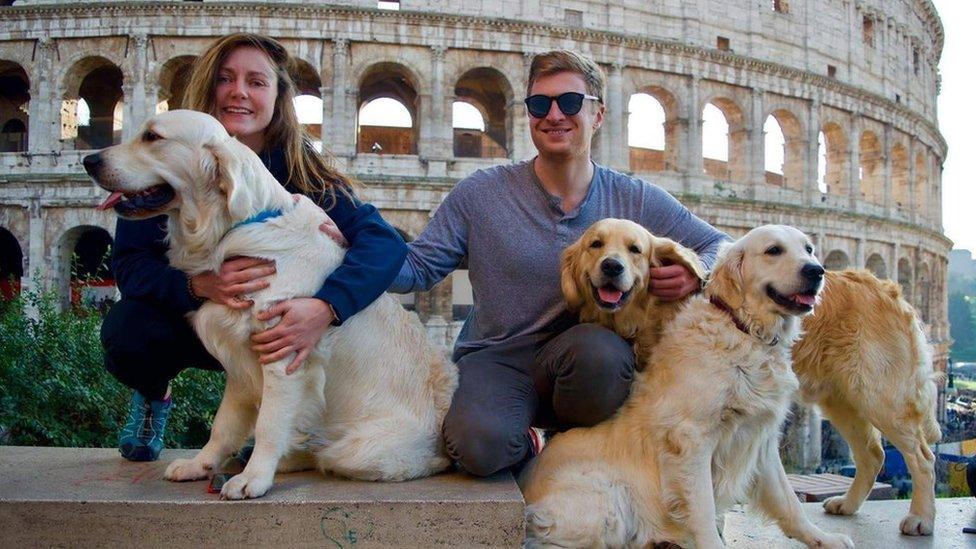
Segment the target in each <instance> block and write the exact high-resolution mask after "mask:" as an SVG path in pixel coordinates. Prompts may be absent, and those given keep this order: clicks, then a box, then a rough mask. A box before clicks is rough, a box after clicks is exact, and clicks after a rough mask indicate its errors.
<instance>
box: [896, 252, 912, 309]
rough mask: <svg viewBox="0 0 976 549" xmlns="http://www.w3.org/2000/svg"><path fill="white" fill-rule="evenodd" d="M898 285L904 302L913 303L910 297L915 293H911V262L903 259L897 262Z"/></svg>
mask: <svg viewBox="0 0 976 549" xmlns="http://www.w3.org/2000/svg"><path fill="white" fill-rule="evenodd" d="M898 285H899V286H901V293H902V295H903V296H905V300H906V301H908V302H909V303H913V301H912V296H914V295H915V292H913V291H912V262H911V261H909V260H908V259H907V258H904V257H903V258H901V259H899V260H898Z"/></svg>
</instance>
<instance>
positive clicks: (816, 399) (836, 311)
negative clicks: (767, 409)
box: [562, 220, 941, 535]
mask: <svg viewBox="0 0 976 549" xmlns="http://www.w3.org/2000/svg"><path fill="white" fill-rule="evenodd" d="M608 231H609V232H611V233H613V234H612V235H610V236H607V233H608ZM634 231H637V232H646V230H645V229H644V228H643V227H640V226H637V225H635V224H632V223H623V224H621V223H618V222H617V221H616V220H604V221H601V222H598V223H595V224H594V225H593V226H592V227H591V228H590V229H588V230H587V232H586V233H585V234H584V235H583V237H582V238H581V239H580V240H579V241H577V242H576V243H575V244H573V245H572V246H570V247H569V248H567V251H566V254H565V255H564V257H563V278H562V283H563V293H564V295H565V296H566V300H567V303H568V304H569V306H570V307H571V308H573V309H578V310H579V311H580V316H581V318H582V319H583V320H584V321H587V322H596V323H598V324H600V325H602V326H605V327H607V328H610V329H612V330H614V331H616V332H617V333H618V334H620V335H621V336H623V337H625V338H629V339H631V340H632V341H634V342H635V348H636V352H637V357H638V362H646V359H647V357H649V356H650V354H651V353H652V352H653V346H654V344H655V338H654V337H650V338H647V337H644V336H643V334H645V333H650V334H652V335H654V336H656V335H657V334H659V333H660V330H661V329H662V326H663V325H666V324H667V323H668V322H669V321H670V318H671V317H673V311H675V310H676V307H677V304H675V303H663V304H662V303H659V302H658V301H657V300H655V299H654V298H653V297H648V295H649V292H648V291H647V288H646V285H638V286H635V288H634V290H633V294H632V295H631V296H629V297H630V299H629V300H628V301H626V302H624V303H623V304H622V305H621V306H619V307H615V308H607V307H605V306H603V305H602V304H601V302H600V301H599V300H598V299H596V298H594V297H592V296H591V293H592V291H591V286H592V284H595V283H599V282H601V281H600V280H599V279H596V278H593V277H590V276H587V275H584V274H583V273H584V272H586V271H593V270H594V269H595V265H597V264H598V263H596V262H597V261H598V259H597V258H595V257H592V255H591V254H587V253H586V250H587V248H586V247H585V246H584V245H585V243H586V242H590V241H592V240H593V239H594V238H600V239H607V238H621V237H627V238H646V237H644V236H641V237H636V236H631V235H632V234H633V233H634ZM670 245H674V244H673V243H672V244H669V246H670ZM684 251H685V253H684V254H682V256H683V257H687V254H693V252H692V251H691V250H684ZM682 264H685V265H690V266H694V265H697V262H691V261H687V260H686V261H682ZM634 268H635V269H638V270H639V269H640V268H641V266H640V265H637V266H635V267H634ZM693 272H696V273H697V272H698V271H693ZM591 280H592V281H593V282H592V283H591ZM643 294H647V295H643ZM594 310H597V311H600V314H594V313H593V312H592V311H594ZM618 317H619V318H620V319H626V320H627V322H626V323H624V324H623V326H624V327H621V326H622V323H621V322H620V320H618ZM635 318H636V319H638V324H640V323H642V322H643V324H642V325H638V326H637V327H634V326H632V325H631V324H630V322H632V320H630V319H635ZM644 319H649V320H644ZM802 327H803V335H802V337H801V339H800V340H799V341H798V342H797V343H796V345H795V346H794V348H793V371H794V373H796V375H797V377H798V379H799V381H800V396H801V398H802V399H803V400H804V401H806V402H807V403H811V404H817V405H819V407H820V409H821V410H822V411H823V412H824V414H825V416H826V417H827V418H828V419H830V421H831V422H832V423H833V424H834V426H835V427H837V429H838V430H839V431H840V433H841V435H842V436H843V437H844V438H845V439H846V440H847V442H848V444H850V446H851V449H852V453H853V455H854V462H855V464H856V465H857V474H856V476H855V479H854V483H853V484H852V486H851V488H850V490H849V491H848V493H847V494H845V495H843V496H838V497H834V498H830V499H828V500H827V501H826V502H824V508H825V509H826V511H827V512H828V513H832V514H853V513H854V512H856V511H857V509H858V508H859V507H860V506H861V504H862V503H863V501H864V499H865V498H866V497H867V495H868V494H869V493H870V491H871V488H872V487H873V485H874V480H875V478H876V477H877V474H878V472H879V471H880V469H881V466H882V464H883V461H884V453H883V450H882V447H881V442H880V438H879V434H878V430H880V431H881V433H883V434H884V435H885V437H886V438H887V439H888V440H890V441H891V442H892V443H893V444H895V446H896V447H897V448H898V449H899V451H901V453H902V455H904V456H905V461H906V463H907V465H908V467H909V471H910V472H911V474H912V479H913V480H914V490H913V494H912V503H911V508H910V512H909V514H908V515H906V516H905V518H904V519H903V520H902V521H901V525H900V528H901V531H902V532H903V533H905V534H907V535H929V534H931V533H932V528H933V524H934V520H935V501H934V500H935V480H934V475H935V472H934V459H935V458H934V455H933V454H932V452H931V450H930V448H929V444H931V443H934V442H936V441H937V440H938V439H939V438H941V433H940V431H939V426H938V423H937V421H936V419H935V399H936V393H937V388H936V384H935V381H936V380H937V379H938V376H937V375H935V374H933V371H932V360H931V349H930V347H929V345H928V343H927V342H926V338H925V334H924V332H923V330H922V326H921V323H920V322H919V320H918V317H917V315H916V314H915V310H914V309H913V308H912V306H911V305H910V304H909V303H908V302H906V301H905V300H904V299H903V298H902V297H901V291H900V289H899V287H898V285H897V284H895V283H894V282H891V281H883V280H879V279H878V278H876V277H875V276H874V275H873V274H871V273H870V272H868V271H863V270H849V271H841V272H827V273H826V274H825V283H824V289H823V291H822V292H821V299H820V301H819V303H818V304H817V307H816V310H815V311H814V313H813V314H811V315H808V316H806V317H804V319H803V324H802ZM642 342H643V344H642Z"/></svg>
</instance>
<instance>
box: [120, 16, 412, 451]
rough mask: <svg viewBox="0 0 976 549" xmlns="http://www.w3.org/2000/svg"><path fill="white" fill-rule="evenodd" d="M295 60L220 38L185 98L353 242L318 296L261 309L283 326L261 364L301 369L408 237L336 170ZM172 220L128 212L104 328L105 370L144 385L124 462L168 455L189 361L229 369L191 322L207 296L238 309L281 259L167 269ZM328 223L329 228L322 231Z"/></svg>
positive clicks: (398, 260) (245, 41) (370, 291)
mask: <svg viewBox="0 0 976 549" xmlns="http://www.w3.org/2000/svg"><path fill="white" fill-rule="evenodd" d="M290 64H291V59H290V57H289V55H288V52H287V51H286V50H285V48H284V47H283V46H282V45H281V44H280V43H278V42H277V41H275V40H273V39H271V38H267V37H264V36H260V35H256V34H243V33H242V34H233V35H230V36H226V37H224V38H221V39H220V40H218V41H217V42H215V43H214V44H213V45H212V46H210V48H209V49H208V50H207V51H206V52H205V53H204V54H203V55H202V56H201V57H200V58H199V59H198V60H197V62H196V64H195V65H194V68H193V73H192V74H191V76H190V81H189V85H188V89H187V94H186V102H187V105H188V106H189V108H192V109H194V110H199V111H203V112H207V113H210V114H211V115H213V116H215V117H216V118H217V119H218V120H219V121H220V122H221V124H223V125H224V127H225V128H226V129H227V131H228V133H230V134H231V135H233V136H235V137H236V138H237V139H238V140H239V141H241V142H242V143H244V144H245V145H247V146H248V147H250V148H251V149H252V150H254V152H256V153H257V154H258V156H260V158H261V160H262V162H264V164H265V166H266V167H267V168H268V169H269V170H270V171H271V173H272V174H274V176H275V178H276V179H277V180H278V182H279V183H281V184H282V185H284V186H285V188H286V189H288V190H289V191H291V192H293V193H299V192H300V193H303V194H305V195H307V196H309V197H311V198H312V199H314V200H316V201H317V202H318V203H319V204H320V205H321V206H322V207H323V209H325V210H326V211H327V212H328V213H329V216H330V217H331V218H332V219H333V221H335V223H336V225H337V226H338V229H339V231H341V233H342V235H341V236H342V237H345V239H346V240H347V241H348V243H349V251H348V252H347V253H346V256H345V260H344V261H343V263H342V265H341V266H340V267H339V268H338V269H336V270H335V271H334V272H333V273H332V274H331V275H330V276H329V278H328V279H327V280H326V281H325V284H324V285H323V286H322V288H321V289H320V290H319V291H318V292H317V293H316V294H315V296H314V297H308V298H295V299H290V300H287V301H284V302H282V303H280V304H279V305H277V306H275V307H274V308H272V309H270V310H268V311H266V312H262V313H259V314H258V318H259V319H260V320H270V319H272V318H274V317H276V316H280V317H281V321H280V322H279V323H278V324H277V325H276V326H275V327H274V328H271V329H268V330H265V331H263V332H260V333H257V334H255V335H254V336H253V337H252V341H253V346H252V349H253V350H254V351H255V352H257V353H259V354H260V360H261V362H262V363H268V362H273V361H276V360H281V359H282V358H285V357H287V356H294V359H293V360H292V362H291V364H290V365H289V367H288V372H289V373H291V372H293V371H294V370H295V369H296V368H297V367H298V365H299V364H300V363H301V362H302V360H304V358H305V357H306V356H308V354H309V352H310V351H311V349H312V348H313V346H314V345H315V343H316V342H317V341H318V340H319V339H320V338H321V336H322V334H323V333H324V332H325V330H327V329H328V327H329V326H330V325H338V324H340V323H341V322H342V321H343V320H344V319H347V318H349V317H350V316H352V315H354V314H356V313H357V312H359V311H360V310H362V309H363V308H365V307H366V306H367V305H369V304H370V303H372V302H373V301H374V300H375V299H376V298H377V297H379V295H380V294H382V293H383V292H384V291H385V290H386V288H387V287H388V286H389V285H390V283H391V282H392V281H393V278H394V277H395V276H396V274H397V272H398V271H399V269H400V266H401V265H402V263H403V260H404V258H405V257H406V245H405V244H404V242H403V240H402V239H401V238H400V236H399V234H398V233H397V232H396V230H395V229H393V228H392V227H391V226H390V225H388V224H387V223H386V222H385V221H383V219H382V218H381V217H380V214H379V212H378V211H377V210H376V208H374V207H373V206H372V205H370V204H365V203H362V202H360V201H358V200H357V199H356V198H355V196H354V195H353V186H354V185H353V183H352V182H351V181H350V180H348V179H347V178H345V177H344V176H343V175H342V174H340V173H338V172H337V171H335V170H334V169H333V168H331V167H330V166H329V165H328V163H326V161H325V159H324V158H323V157H322V156H321V155H320V154H319V153H318V152H317V151H316V150H315V149H314V148H313V147H312V144H311V141H310V140H309V138H308V136H307V135H305V133H304V132H303V130H302V128H301V126H300V125H299V123H298V118H297V117H296V115H295V109H294V106H293V102H292V100H293V99H294V97H295V86H294V84H293V83H292V81H291V78H290V77H289V75H288V70H287V69H288V67H289V66H290ZM165 227H166V217H165V216H160V217H156V218H152V219H148V220H143V221H127V220H123V219H119V221H118V224H117V226H116V233H115V247H114V253H113V258H112V267H113V270H114V272H115V277H116V280H117V282H118V285H119V289H120V290H121V293H122V300H121V301H119V302H118V303H117V304H115V306H114V307H113V308H112V310H111V311H110V313H109V314H108V316H107V317H106V318H105V322H104V323H103V325H102V344H103V346H104V347H105V366H106V368H107V369H108V370H109V372H111V373H112V374H113V375H114V376H115V377H116V378H118V380H119V381H121V382H122V383H123V384H125V385H127V386H129V387H132V388H133V389H135V393H134V394H133V397H132V401H131V403H130V407H129V417H128V420H127V422H126V425H125V426H124V427H123V429H122V431H121V432H120V433H119V450H120V452H121V453H122V455H123V456H124V457H125V458H126V459H130V460H133V461H152V460H155V459H156V458H158V457H159V452H160V451H161V450H162V447H163V442H162V437H163V431H164V428H165V425H166V418H167V417H168V414H169V411H170V409H171V407H172V400H171V397H170V394H169V382H170V381H171V380H172V379H173V378H174V377H176V375H177V374H178V373H179V372H180V371H182V370H183V369H184V368H187V367H197V368H206V369H212V370H216V369H221V367H220V364H219V363H218V362H217V361H216V360H215V359H214V358H213V357H211V356H210V355H209V354H208V353H207V352H206V350H205V349H204V348H203V345H202V344H201V343H200V340H199V339H197V337H196V335H195V334H194V333H193V331H192V329H191V328H190V326H189V324H188V322H187V321H186V319H185V316H186V315H187V313H189V312H191V311H193V310H195V309H197V308H198V307H199V306H200V304H201V303H202V302H203V301H204V300H211V301H216V302H218V303H222V304H224V305H226V306H227V307H231V308H235V309H241V308H247V307H250V306H251V303H250V302H249V301H247V300H242V299H240V298H239V296H241V295H244V294H247V293H249V292H253V291H255V290H258V289H261V288H264V287H266V286H267V285H268V281H267V280H266V277H268V276H272V275H273V274H274V265H273V264H271V263H270V262H268V261H264V260H261V259H257V258H248V257H242V258H234V259H230V260H228V261H226V262H224V264H223V265H222V266H221V269H220V272H208V273H202V274H199V275H195V276H193V277H189V278H188V277H187V276H186V275H185V274H183V273H182V272H180V271H177V270H176V269H174V268H172V267H170V266H169V264H168V262H167V260H166V255H165V254H166V250H167V245H166V243H165V241H164V237H165ZM323 230H326V229H323Z"/></svg>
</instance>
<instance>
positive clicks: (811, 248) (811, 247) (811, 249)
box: [806, 244, 813, 254]
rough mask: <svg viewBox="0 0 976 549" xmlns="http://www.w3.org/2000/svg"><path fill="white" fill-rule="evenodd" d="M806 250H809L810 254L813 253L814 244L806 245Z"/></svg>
mask: <svg viewBox="0 0 976 549" xmlns="http://www.w3.org/2000/svg"><path fill="white" fill-rule="evenodd" d="M806 250H807V253H808V254H812V253H813V246H810V245H809V244H808V245H807V247H806Z"/></svg>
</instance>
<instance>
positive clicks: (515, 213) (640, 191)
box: [390, 160, 728, 349]
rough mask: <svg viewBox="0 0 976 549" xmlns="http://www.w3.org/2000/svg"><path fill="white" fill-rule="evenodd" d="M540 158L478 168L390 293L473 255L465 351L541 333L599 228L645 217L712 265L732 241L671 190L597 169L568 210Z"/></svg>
mask: <svg viewBox="0 0 976 549" xmlns="http://www.w3.org/2000/svg"><path fill="white" fill-rule="evenodd" d="M532 165H533V161H532V160H527V161H524V162H519V163H517V164H510V165H503V166H496V167H493V168H489V169H485V170H478V171H477V172H475V173H474V174H472V175H471V176H470V177H467V178H465V179H463V180H461V181H460V182H459V183H458V184H457V186H456V187H455V188H454V189H453V190H452V191H451V193H450V194H449V195H448V196H447V198H446V199H445V200H444V202H443V204H441V206H440V207H439V208H438V209H437V212H436V213H435V214H434V218H433V219H432V220H431V221H430V223H429V224H428V225H427V228H426V229H424V231H423V233H422V234H421V235H420V236H419V237H418V238H417V239H416V240H415V241H413V242H411V243H409V245H408V246H409V252H408V254H407V260H406V263H404V265H403V268H402V269H401V270H400V274H399V275H397V278H396V280H394V282H393V285H392V286H391V287H390V291H392V292H397V293H406V292H413V291H422V290H429V289H430V288H431V287H433V286H434V284H436V283H438V282H440V281H441V280H443V279H444V277H446V276H447V275H448V274H450V273H451V272H452V271H453V270H454V269H456V268H457V267H458V265H460V264H461V262H462V260H463V259H464V258H465V257H467V258H468V269H469V272H468V274H469V277H470V279H471V288H472V291H473V296H474V307H473V308H472V310H471V313H470V314H469V316H468V318H467V320H466V321H465V323H464V327H463V328H462V330H461V333H460V335H459V336H458V341H457V344H456V345H457V347H459V348H462V349H478V348H482V347H487V346H490V345H495V344H498V343H500V342H503V341H506V340H508V339H510V338H513V337H517V336H521V335H525V334H531V333H535V332H538V331H539V330H541V329H543V328H545V327H546V326H547V325H549V324H550V323H552V322H553V321H554V320H555V319H556V318H557V317H559V316H560V315H561V314H563V313H565V311H566V305H565V302H564V301H563V296H562V291H561V290H560V285H559V258H560V254H561V253H562V251H563V249H564V248H566V247H567V246H569V245H570V244H572V243H573V242H575V241H576V240H577V239H578V238H579V237H580V236H581V235H582V234H583V232H584V231H585V230H586V229H587V227H589V226H590V225H592V224H593V223H594V222H596V221H599V220H601V219H604V218H608V217H617V218H623V219H630V220H632V221H635V222H637V223H639V224H641V225H643V226H644V227H646V228H647V229H648V230H650V231H651V232H652V233H653V234H655V235H657V236H664V237H668V238H671V239H672V240H676V241H678V242H680V243H681V244H683V245H685V246H687V247H689V248H692V249H694V250H695V251H696V252H698V254H699V257H701V260H702V262H703V263H704V264H705V266H706V267H711V265H712V263H713V262H714V261H715V252H716V251H717V249H718V245H719V243H720V242H721V241H722V240H724V239H727V238H728V237H727V236H726V235H725V234H724V233H722V232H719V231H718V230H716V229H715V228H713V227H712V226H711V225H709V224H708V223H705V222H704V221H702V220H701V219H699V218H698V217H696V216H695V215H694V214H692V213H691V212H690V211H688V209H687V208H685V207H684V206H682V205H681V204H680V203H679V202H678V201H677V200H675V199H674V197H672V196H671V195H670V194H668V193H667V192H666V191H664V190H663V189H661V188H660V187H658V186H656V185H651V184H650V183H646V182H644V181H641V180H640V179H636V178H633V177H630V176H627V175H624V174H621V173H618V172H615V171H613V170H611V169H608V168H604V167H602V166H599V165H596V166H595V169H594V172H593V180H592V182H591V183H590V188H589V190H588V192H587V194H586V197H585V198H584V199H583V201H582V202H580V204H579V206H578V207H577V208H576V209H575V210H574V211H572V212H569V213H564V212H563V211H562V209H561V208H560V199H559V198H558V197H556V196H553V195H551V194H549V193H548V192H547V191H546V190H545V189H544V188H543V187H542V183H541V182H540V181H539V179H538V177H537V176H536V175H535V171H534V170H533V167H532Z"/></svg>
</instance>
